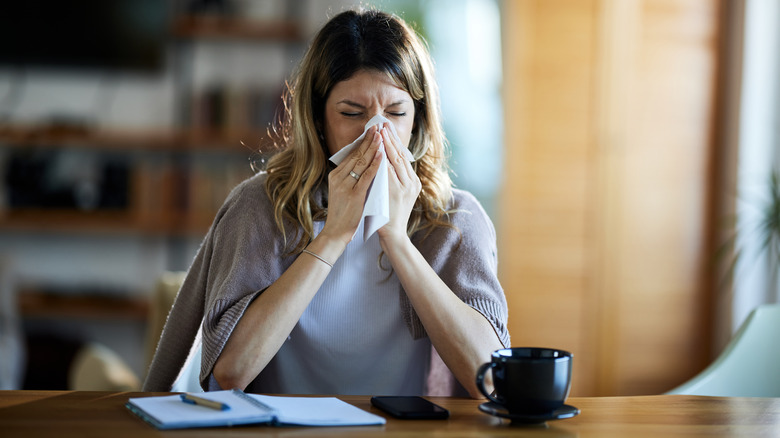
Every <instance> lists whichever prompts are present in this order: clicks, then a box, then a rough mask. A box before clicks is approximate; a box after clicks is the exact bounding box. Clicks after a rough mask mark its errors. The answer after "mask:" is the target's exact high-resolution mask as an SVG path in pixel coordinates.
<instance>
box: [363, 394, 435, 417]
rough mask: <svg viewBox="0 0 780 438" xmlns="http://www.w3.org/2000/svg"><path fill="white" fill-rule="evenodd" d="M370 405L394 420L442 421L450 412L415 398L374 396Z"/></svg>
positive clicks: (422, 399)
mask: <svg viewBox="0 0 780 438" xmlns="http://www.w3.org/2000/svg"><path fill="white" fill-rule="evenodd" d="M371 404H372V405H374V406H376V407H377V408H379V409H381V410H383V411H385V412H387V413H388V414H390V415H392V416H393V417H396V418H406V419H420V420H422V419H443V418H448V417H449V416H450V412H449V411H448V410H446V409H444V408H443V407H441V406H439V405H437V404H434V403H431V402H430V401H428V400H426V399H424V398H422V397H417V396H376V397H371Z"/></svg>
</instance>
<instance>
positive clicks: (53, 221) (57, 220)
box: [0, 208, 215, 237]
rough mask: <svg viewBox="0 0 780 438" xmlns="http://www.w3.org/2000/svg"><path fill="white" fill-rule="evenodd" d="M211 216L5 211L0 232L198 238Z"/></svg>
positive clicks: (209, 214)
mask: <svg viewBox="0 0 780 438" xmlns="http://www.w3.org/2000/svg"><path fill="white" fill-rule="evenodd" d="M214 214H215V212H214V211H210V210H209V211H203V212H199V213H197V214H195V213H193V212H192V211H187V212H186V213H185V212H173V211H164V212H162V213H161V216H162V217H159V218H139V217H138V213H137V211H135V210H116V211H112V210H92V211H83V210H77V209H48V208H23V209H9V210H5V211H0V232H3V231H14V232H54V233H62V232H69V233H85V234H145V235H166V236H185V237H186V236H202V235H203V234H205V232H206V231H207V230H208V229H209V226H211V222H212V221H213V220H214Z"/></svg>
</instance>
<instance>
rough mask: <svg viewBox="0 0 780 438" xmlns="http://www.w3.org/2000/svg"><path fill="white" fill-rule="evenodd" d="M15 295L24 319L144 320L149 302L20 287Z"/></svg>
mask: <svg viewBox="0 0 780 438" xmlns="http://www.w3.org/2000/svg"><path fill="white" fill-rule="evenodd" d="M17 298H18V301H19V309H20V312H21V315H22V316H23V317H27V318H76V319H111V320H116V319H120V320H138V321H145V320H146V319H147V317H148V314H149V301H148V300H147V299H145V298H137V297H125V296H110V295H81V294H75V293H69V294H61V293H54V292H46V291H39V290H21V291H20V292H19V294H18V296H17Z"/></svg>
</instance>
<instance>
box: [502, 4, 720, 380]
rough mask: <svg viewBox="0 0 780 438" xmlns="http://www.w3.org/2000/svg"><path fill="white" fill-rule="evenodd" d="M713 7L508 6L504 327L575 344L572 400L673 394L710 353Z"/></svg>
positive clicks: (541, 341)
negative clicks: (708, 282)
mask: <svg viewBox="0 0 780 438" xmlns="http://www.w3.org/2000/svg"><path fill="white" fill-rule="evenodd" d="M718 6H719V3H718V2H717V1H713V0H589V1H584V0H515V1H509V2H506V3H505V4H504V11H503V12H504V17H505V22H504V32H505V38H504V41H505V43H504V51H505V56H504V59H505V99H504V100H505V110H506V122H505V126H506V127H507V130H506V135H505V138H506V161H505V163H506V168H505V186H504V190H503V193H502V199H501V201H502V202H501V219H500V221H499V223H500V224H501V226H500V229H499V236H500V238H499V245H500V246H499V252H500V260H501V262H500V275H501V280H502V283H503V284H504V287H505V288H506V290H507V293H508V300H509V304H510V322H509V328H510V332H511V334H512V342H513V345H515V346H520V345H546V346H555V347H560V348H565V349H569V350H571V351H572V352H573V353H574V354H575V379H574V388H573V394H575V395H612V394H638V393H657V392H662V391H664V390H666V389H669V388H671V387H672V386H674V385H675V384H677V383H680V382H681V381H682V380H684V379H685V378H687V377H690V376H691V375H693V374H694V373H695V372H696V371H698V370H699V369H700V368H701V367H702V366H703V365H704V364H705V363H706V361H707V360H708V358H709V356H708V348H709V345H710V342H709V338H708V336H709V331H708V330H709V327H708V325H707V321H708V320H709V318H708V317H709V314H708V312H709V311H710V302H709V300H710V298H709V296H708V294H707V292H706V290H705V283H706V282H704V281H703V279H704V275H703V271H704V270H705V265H706V263H707V261H708V260H709V255H708V254H707V251H709V245H708V242H707V241H706V239H707V235H708V234H707V231H708V229H709V221H710V218H708V217H707V212H708V205H707V200H708V199H710V198H709V195H710V192H709V191H710V190H711V188H710V186H711V183H710V181H709V178H710V175H709V171H708V169H709V167H708V166H709V163H710V160H711V158H712V153H713V150H714V148H713V139H712V138H711V132H713V115H714V109H715V108H714V106H715V102H716V99H715V96H716V91H717V90H716V89H715V84H716V79H717V71H716V66H717V56H718V46H717V41H718V40H717V38H718V34H717V32H718V27H717V24H718V14H719V9H718ZM681 358H685V359H681Z"/></svg>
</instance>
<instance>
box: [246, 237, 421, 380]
mask: <svg viewBox="0 0 780 438" xmlns="http://www.w3.org/2000/svg"><path fill="white" fill-rule="evenodd" d="M362 228H363V227H362V224H361V226H360V227H359V228H358V230H357V232H356V233H355V235H356V236H359V237H356V238H353V239H352V241H351V242H350V243H349V244H348V245H347V248H346V250H345V251H344V254H342V256H341V257H340V258H339V259H338V260H337V261H336V263H335V264H334V265H333V269H332V270H331V272H330V274H329V275H328V277H327V279H326V280H325V282H324V283H323V285H322V287H321V288H320V290H319V291H318V292H317V294H316V295H315V296H314V299H313V300H312V302H311V303H310V304H309V307H308V308H307V309H306V311H304V313H303V316H301V319H300V321H299V322H298V324H297V325H296V326H295V328H294V329H293V331H292V333H291V334H290V337H289V338H288V339H287V341H286V342H285V343H284V344H283V345H282V347H281V349H280V350H279V352H278V353H277V354H276V356H275V357H274V358H273V359H272V360H271V362H270V363H269V364H268V365H267V366H266V368H265V369H264V370H263V372H262V373H261V374H260V380H259V381H258V383H259V388H260V392H262V393H278V394H349V395H422V394H423V392H424V390H425V383H426V379H427V375H428V369H429V364H430V353H431V343H430V340H429V339H428V338H427V337H425V338H422V339H419V340H416V341H415V340H413V339H412V335H411V333H410V332H409V328H408V326H407V325H406V323H405V322H404V320H403V316H402V314H401V309H400V305H399V299H400V297H399V294H400V293H403V292H401V287H400V283H399V281H398V278H397V277H396V276H395V274H394V273H391V271H389V270H388V269H385V270H383V269H380V267H379V265H378V260H379V255H380V253H381V251H382V248H381V246H380V245H379V237H378V236H377V235H376V234H374V235H372V236H371V237H370V238H369V239H368V240H367V241H366V242H365V243H364V242H363V239H362V238H361V237H362V235H363V230H362ZM302 256H306V255H305V254H304V255H302ZM384 265H386V266H387V265H389V263H388V262H387V258H386V257H385V258H384Z"/></svg>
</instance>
